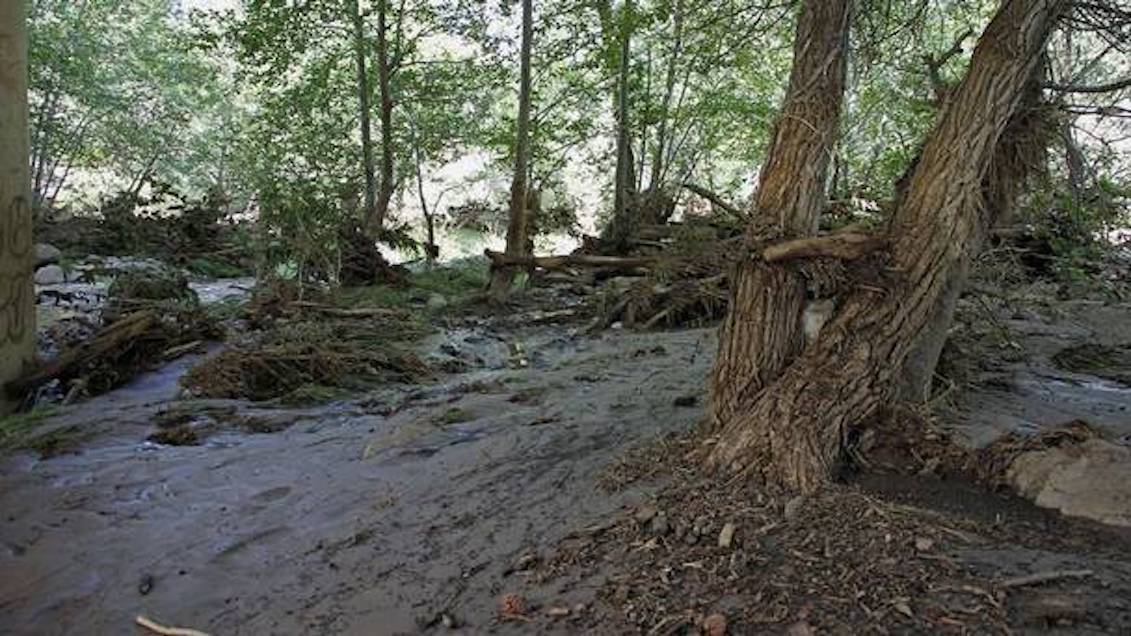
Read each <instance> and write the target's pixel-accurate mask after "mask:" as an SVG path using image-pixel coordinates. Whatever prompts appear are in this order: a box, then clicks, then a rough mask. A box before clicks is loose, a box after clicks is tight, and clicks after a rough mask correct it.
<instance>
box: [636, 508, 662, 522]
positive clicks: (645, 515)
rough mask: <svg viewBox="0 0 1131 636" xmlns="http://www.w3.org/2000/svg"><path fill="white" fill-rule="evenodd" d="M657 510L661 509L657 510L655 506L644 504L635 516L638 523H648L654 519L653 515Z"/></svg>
mask: <svg viewBox="0 0 1131 636" xmlns="http://www.w3.org/2000/svg"><path fill="white" fill-rule="evenodd" d="M657 512H659V511H657V510H656V507H655V506H648V505H644V506H641V507H640V508H638V509H637V510H636V515H634V516H635V517H636V521H637V522H638V523H648V522H649V521H651V520H652V517H655V516H656V513H657Z"/></svg>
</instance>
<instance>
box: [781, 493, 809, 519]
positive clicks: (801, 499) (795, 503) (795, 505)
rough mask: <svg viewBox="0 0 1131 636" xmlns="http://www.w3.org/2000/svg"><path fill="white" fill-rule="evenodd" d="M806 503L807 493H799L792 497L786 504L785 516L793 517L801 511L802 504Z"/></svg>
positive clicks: (787, 517)
mask: <svg viewBox="0 0 1131 636" xmlns="http://www.w3.org/2000/svg"><path fill="white" fill-rule="evenodd" d="M804 504H805V495H798V496H796V497H794V498H793V499H790V500H789V501H788V502H787V503H786V504H785V518H786V519H793V518H794V517H796V516H797V515H798V513H800V512H801V506H803V505H804Z"/></svg>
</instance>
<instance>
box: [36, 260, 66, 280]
mask: <svg viewBox="0 0 1131 636" xmlns="http://www.w3.org/2000/svg"><path fill="white" fill-rule="evenodd" d="M65 282H67V273H66V272H65V271H63V268H62V267H59V266H58V265H45V266H44V267H40V268H39V269H37V270H35V284H36V285H58V284H60V283H65Z"/></svg>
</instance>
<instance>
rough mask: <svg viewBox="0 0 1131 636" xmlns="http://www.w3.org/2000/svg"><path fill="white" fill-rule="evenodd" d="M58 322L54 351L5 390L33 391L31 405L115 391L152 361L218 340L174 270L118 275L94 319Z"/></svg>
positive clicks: (210, 321) (212, 320)
mask: <svg viewBox="0 0 1131 636" xmlns="http://www.w3.org/2000/svg"><path fill="white" fill-rule="evenodd" d="M76 324H77V323H75V322H73V321H70V322H67V323H65V326H64V325H63V324H62V323H61V325H60V329H58V330H56V332H55V333H54V334H53V335H54V336H55V337H57V338H60V339H61V340H60V341H58V342H57V345H59V349H60V350H59V353H58V354H57V355H55V356H54V357H52V358H50V359H48V360H46V361H44V362H43V363H42V364H41V365H40V366H39V367H37V368H35V369H33V370H32V371H31V372H29V373H28V374H26V375H25V376H23V377H22V378H19V379H17V380H15V381H13V382H10V383H9V384H7V385H6V386H5V389H6V390H7V391H9V392H10V393H12V394H13V395H28V394H29V393H31V392H33V391H36V392H37V394H36V395H35V396H34V398H33V400H34V402H36V403H43V402H50V401H55V400H58V399H62V400H63V401H64V402H70V401H73V400H74V399H75V398H76V397H78V396H80V395H88V396H89V395H98V394H100V393H105V392H107V391H109V390H111V389H114V388H117V387H119V386H121V385H123V384H125V383H126V382H127V381H129V380H130V379H131V378H133V377H135V376H136V375H138V374H139V373H141V372H143V371H146V370H149V369H150V368H152V367H153V366H154V365H156V364H157V363H159V362H163V361H167V360H171V359H173V358H176V357H179V356H181V355H184V354H185V353H188V352H190V351H194V350H197V349H199V348H200V347H202V346H203V344H204V342H205V341H208V340H214V339H218V338H220V337H222V335H223V332H222V330H221V328H220V325H219V322H218V321H217V320H216V319H215V317H213V316H212V315H210V314H209V313H208V312H207V311H206V310H205V308H203V307H202V306H201V304H200V302H199V299H198V298H197V296H196V293H195V292H193V291H192V290H191V289H190V288H189V286H188V281H187V279H186V278H185V277H184V276H183V275H182V274H180V273H179V272H176V271H174V270H157V271H148V270H147V271H136V272H127V273H122V274H120V275H119V276H118V277H117V279H115V281H114V282H113V283H112V284H111V285H110V289H109V292H108V299H107V304H106V307H105V308H104V310H103V311H102V315H101V317H100V318H98V317H92V318H90V320H88V321H86V323H84V324H83V328H81V329H80V328H77V327H76Z"/></svg>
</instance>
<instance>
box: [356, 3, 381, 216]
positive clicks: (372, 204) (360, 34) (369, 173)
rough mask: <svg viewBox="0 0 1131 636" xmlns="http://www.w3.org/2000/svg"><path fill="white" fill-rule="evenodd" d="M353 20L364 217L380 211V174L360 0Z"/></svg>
mask: <svg viewBox="0 0 1131 636" xmlns="http://www.w3.org/2000/svg"><path fill="white" fill-rule="evenodd" d="M350 19H351V20H352V21H353V51H354V56H355V57H356V59H357V62H356V63H357V106H358V121H359V122H360V126H361V166H362V170H363V172H364V174H365V209H364V210H363V211H362V214H363V216H362V218H363V219H372V218H374V216H375V215H376V213H377V175H376V174H375V170H374V168H373V127H372V124H371V122H370V118H369V73H368V72H366V69H365V29H364V26H365V25H364V24H363V21H362V15H361V8H360V7H359V6H358V2H357V0H351V2H350Z"/></svg>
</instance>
